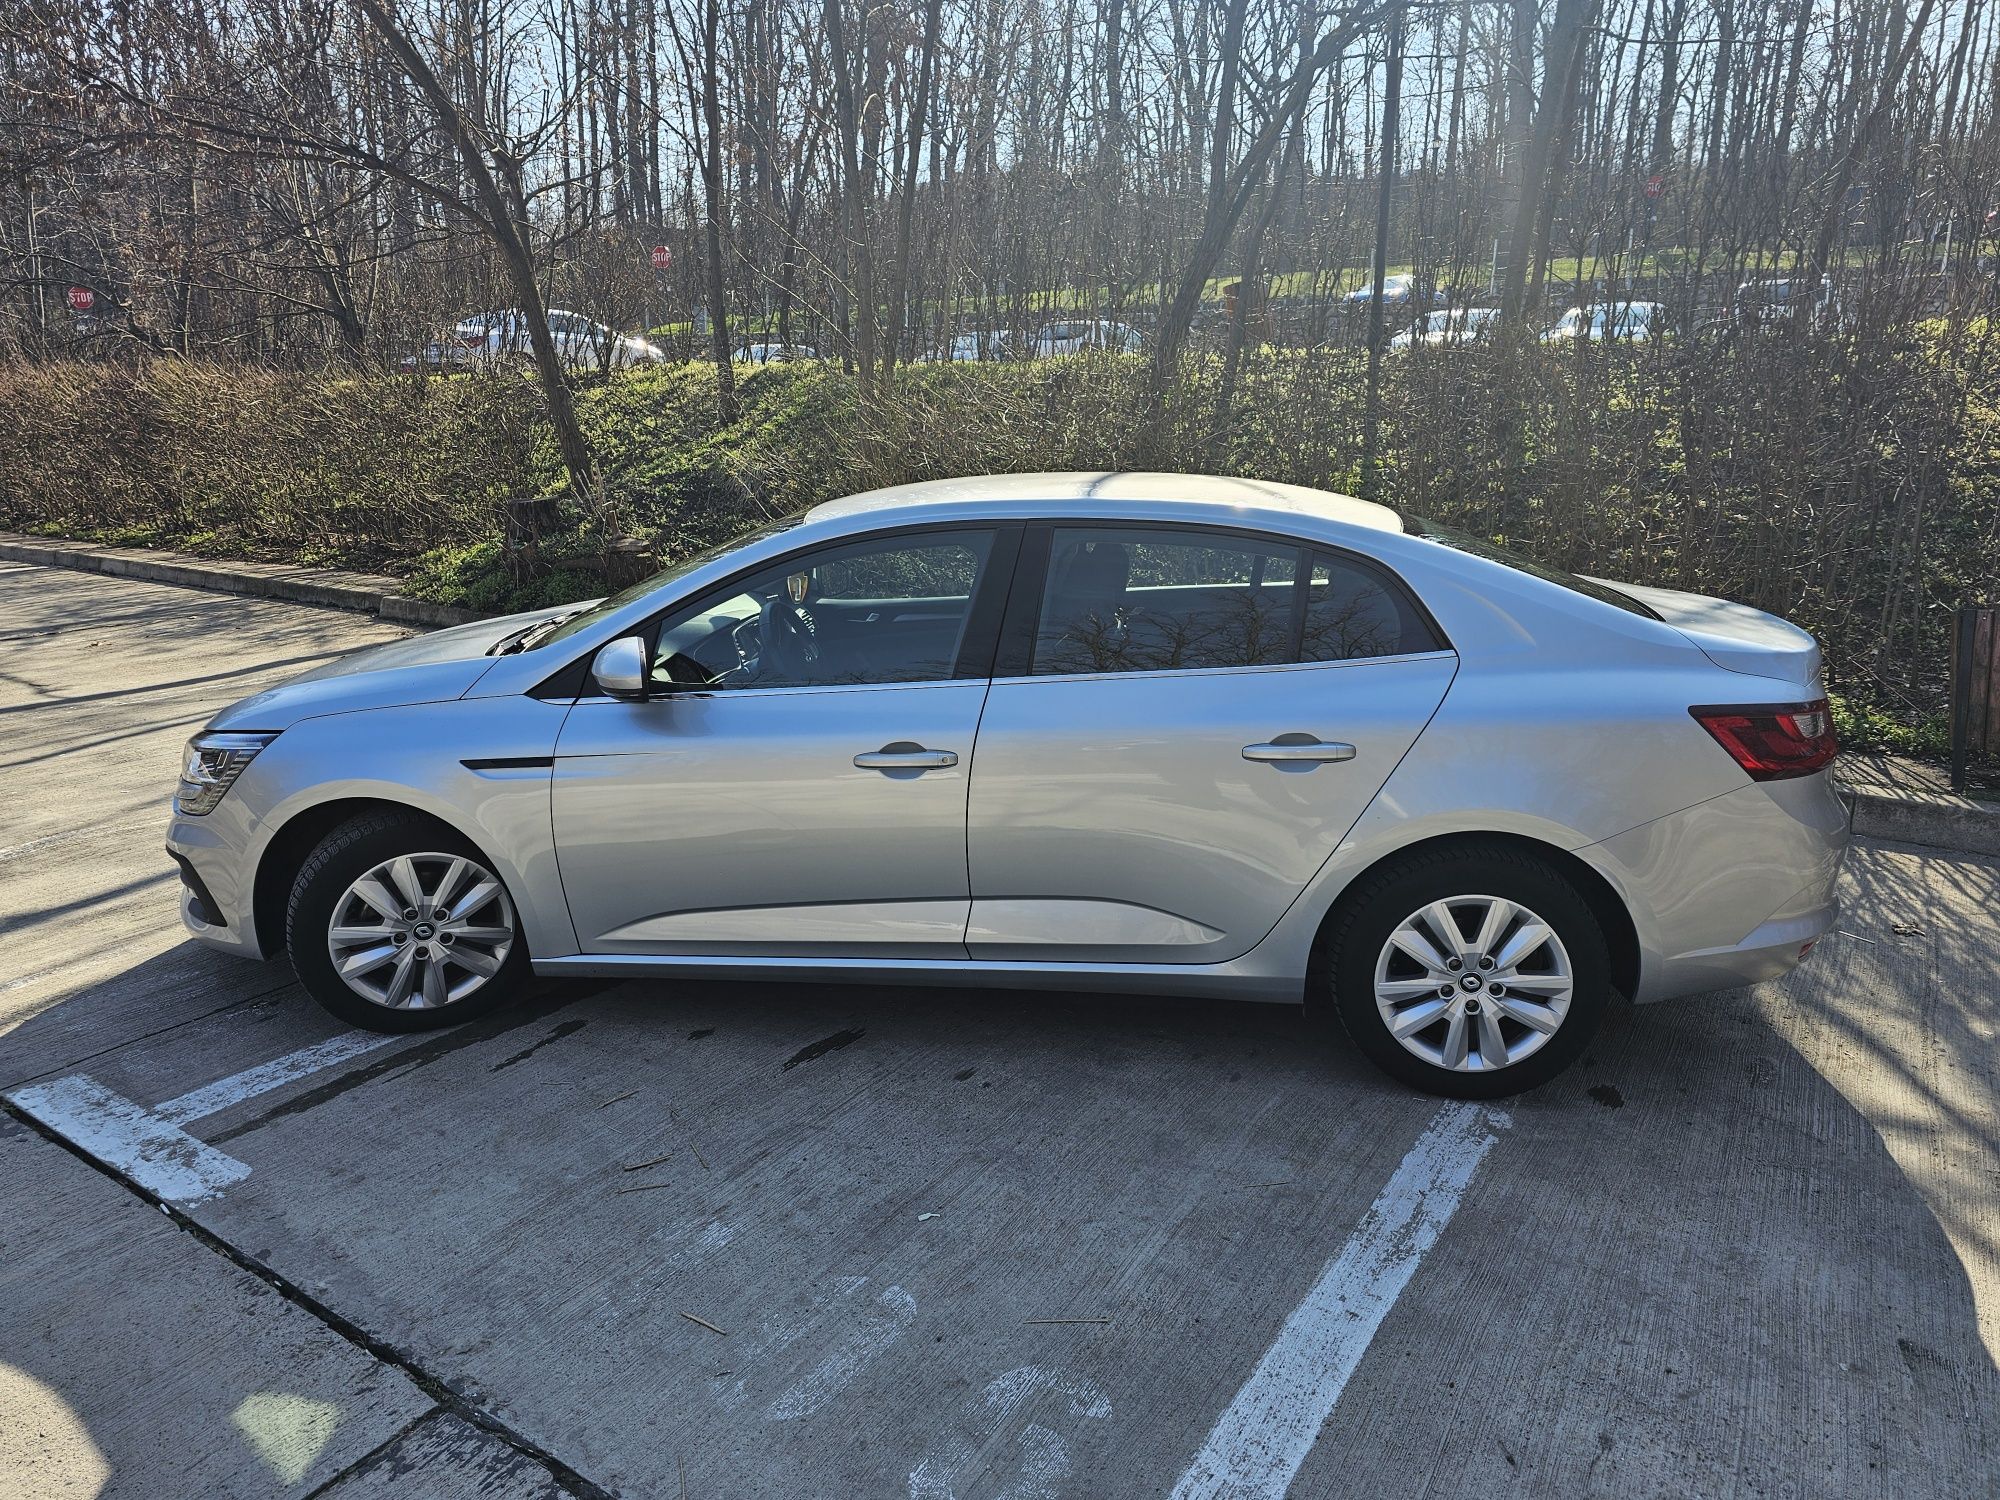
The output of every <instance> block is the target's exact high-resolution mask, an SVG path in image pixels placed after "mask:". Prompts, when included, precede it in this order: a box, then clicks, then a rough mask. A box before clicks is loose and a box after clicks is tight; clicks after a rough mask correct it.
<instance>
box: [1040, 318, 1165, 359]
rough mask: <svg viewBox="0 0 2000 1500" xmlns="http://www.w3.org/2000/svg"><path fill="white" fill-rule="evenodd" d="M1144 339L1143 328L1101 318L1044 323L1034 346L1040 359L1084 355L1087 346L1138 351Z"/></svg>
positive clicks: (1114, 352)
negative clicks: (1061, 355)
mask: <svg viewBox="0 0 2000 1500" xmlns="http://www.w3.org/2000/svg"><path fill="white" fill-rule="evenodd" d="M1144 342H1145V340H1144V338H1143V337H1142V336H1141V335H1140V333H1139V330H1138V329H1136V328H1134V327H1132V326H1131V325H1130V324H1128V323H1112V322H1107V321H1106V320H1104V319H1102V318H1099V319H1094V320H1091V321H1087V322H1077V323H1044V324H1043V325H1042V326H1041V328H1040V329H1038V330H1037V331H1036V333H1035V338H1034V343H1033V344H1032V345H1031V346H1030V349H1031V352H1032V353H1033V354H1034V355H1036V356H1037V357H1038V358H1041V357H1046V356H1048V355H1052V354H1081V353H1083V351H1084V350H1086V349H1097V350H1107V351H1109V352H1110V353H1112V354H1137V353H1138V352H1139V349H1140V346H1141V345H1142V344H1143V343H1144Z"/></svg>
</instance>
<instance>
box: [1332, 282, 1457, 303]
mask: <svg viewBox="0 0 2000 1500" xmlns="http://www.w3.org/2000/svg"><path fill="white" fill-rule="evenodd" d="M1374 299H1375V283H1374V282H1372V281H1371V282H1369V283H1368V285H1366V286H1363V287H1356V288H1355V289H1354V290H1353V291H1351V292H1349V293H1348V294H1347V295H1346V296H1345V297H1343V298H1342V299H1341V300H1342V301H1343V302H1345V303H1346V304H1347V306H1348V307H1350V308H1355V309H1359V308H1364V307H1366V306H1367V305H1368V304H1369V303H1370V302H1372V301H1374ZM1382 301H1383V303H1384V304H1385V305H1386V306H1389V307H1426V306H1435V305H1436V304H1437V302H1438V301H1439V294H1438V293H1436V292H1431V293H1428V294H1426V293H1425V292H1424V290H1423V288H1422V287H1421V286H1420V285H1419V284H1418V282H1417V278H1416V277H1415V276H1412V275H1408V274H1399V275H1395V276H1384V277H1383V278H1382Z"/></svg>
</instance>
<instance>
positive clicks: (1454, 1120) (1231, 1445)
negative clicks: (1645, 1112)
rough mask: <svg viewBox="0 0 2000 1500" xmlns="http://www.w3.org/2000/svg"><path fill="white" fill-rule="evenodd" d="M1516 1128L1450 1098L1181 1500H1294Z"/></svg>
mask: <svg viewBox="0 0 2000 1500" xmlns="http://www.w3.org/2000/svg"><path fill="white" fill-rule="evenodd" d="M1510 1123H1511V1121H1510V1120H1509V1118H1508V1116H1507V1115H1505V1114H1504V1113H1502V1112H1500V1111H1498V1110H1489V1109H1486V1108H1483V1107H1482V1106H1479V1105H1476V1104H1447V1105H1446V1106H1445V1107H1444V1108H1443V1109H1441V1110H1439V1111H1438V1112H1437V1115H1436V1116H1435V1117H1434V1118H1433V1119H1432V1120H1431V1123H1430V1125H1429V1127H1428V1128H1427V1129H1426V1130H1425V1131H1424V1133H1423V1134H1422V1135H1421V1136H1419V1137H1418V1138H1417V1143H1416V1144H1415V1145H1414V1146H1412V1147H1411V1148H1410V1150H1409V1154H1408V1155H1407V1156H1405V1157H1404V1158H1403V1160H1402V1164H1401V1165H1399V1166H1398V1167H1397V1168H1396V1170H1395V1172H1394V1173H1393V1174H1392V1175H1391V1176H1390V1178H1389V1181H1388V1183H1387V1185H1386V1186H1384V1187H1383V1189H1382V1191H1381V1193H1380V1194H1379V1195H1377V1197H1376V1199H1375V1201H1374V1203H1373V1204H1371V1205H1370V1206H1369V1209H1368V1212H1367V1213H1366V1214H1365V1215H1363V1217H1362V1220H1361V1223H1360V1224H1359V1225H1357V1226H1356V1228H1355V1230H1354V1233H1353V1234H1352V1235H1351V1236H1349V1237H1348V1241H1347V1244H1346V1246H1345V1247H1344V1248H1343V1249H1342V1250H1341V1252H1340V1253H1339V1254H1338V1255H1336V1256H1335V1257H1334V1258H1333V1259H1332V1260H1330V1261H1328V1262H1327V1263H1326V1269H1324V1270H1323V1271H1321V1272H1320V1275H1319V1279H1318V1280H1317V1281H1315V1282H1314V1283H1313V1285H1312V1289H1311V1290H1310V1291H1308V1292H1307V1293H1306V1295H1305V1300H1304V1301H1302V1302H1301V1303H1300V1304H1299V1305H1298V1307H1297V1308H1295V1309H1294V1310H1293V1312H1292V1315H1291V1316H1290V1317H1289V1318H1287V1319H1286V1320H1285V1326H1284V1327H1283V1328H1281V1329H1280V1330H1279V1331H1278V1337H1277V1339H1276V1340H1275V1341H1274V1342H1273V1343H1272V1345H1271V1347H1270V1348H1269V1349H1268V1350H1267V1351H1266V1352H1265V1354H1264V1358H1263V1359H1262V1360H1261V1361H1259V1362H1258V1365H1257V1368H1256V1369H1255V1370H1254V1371H1252V1372H1251V1375H1250V1378H1249V1379H1248V1380H1246V1381H1244V1382H1243V1388H1242V1389H1241V1390H1239V1391H1238V1392H1237V1393H1236V1399H1235V1400H1234V1401H1232V1402H1230V1403H1229V1408H1228V1410H1226V1411H1225V1412H1223V1414H1222V1415H1221V1416H1220V1417H1219V1418H1217V1419H1216V1423H1215V1426H1214V1428H1213V1430H1211V1431H1210V1433H1209V1434H1208V1441H1207V1443H1205V1444H1204V1445H1203V1446H1202V1449H1201V1452H1199V1453H1198V1454H1196V1455H1195V1459H1194V1462H1193V1463H1192V1464H1190V1465H1189V1466H1188V1470H1187V1472H1186V1473H1185V1474H1183V1475H1182V1476H1181V1480H1180V1483H1179V1484H1177V1485H1175V1486H1174V1490H1173V1500H1211V1497H1218V1496H1228V1497H1230V1500H1283V1497H1284V1494H1285V1492H1286V1491H1287V1490H1289V1489H1290V1488H1291V1485H1292V1479H1293V1477H1294V1476H1296V1475H1297V1473H1298V1472H1299V1466H1300V1465H1301V1464H1303V1463H1304V1462H1305V1461H1306V1455H1307V1454H1308V1453H1310V1452H1311V1451H1312V1446H1313V1443H1314V1442H1315V1441H1316V1440H1317V1439H1318V1437H1319V1431H1320V1428H1321V1427H1322V1426H1323V1425H1325V1422H1326V1419H1327V1418H1328V1417H1329V1416H1331V1415H1332V1414H1333V1408H1334V1406H1335V1404H1336V1403H1337V1402H1338V1401H1339V1400H1340V1393H1341V1391H1342V1390H1344V1389H1345V1388H1346V1386H1347V1382H1348V1379H1349V1377H1351V1376H1352V1375H1353V1374H1354V1371H1355V1368H1356V1367H1357V1366H1359V1365H1360V1363H1361V1356H1362V1355H1364V1354H1366V1353H1367V1352H1368V1345H1369V1344H1370V1343H1371V1342H1372V1341H1373V1340H1374V1337H1375V1331H1376V1330H1377V1329H1378V1328H1380V1327H1381V1326H1382V1320H1383V1319H1384V1318H1385V1317H1387V1316H1388V1313H1389V1309H1390V1308H1391V1307H1393V1306H1395V1303H1396V1298H1397V1297H1398V1296H1399V1295H1400V1294H1401V1293H1402V1290H1403V1288H1404V1287H1406V1286H1408V1285H1409V1282H1410V1278H1411V1277H1412V1276H1413V1275H1415V1274H1416V1270H1417V1266H1418V1264H1419V1263H1420V1262H1421V1261H1422V1260H1423V1258H1424V1255H1425V1253H1426V1252H1427V1251H1428V1250H1429V1249H1430V1248H1431V1246H1432V1245H1434V1244H1436V1243H1437V1237H1438V1235H1439V1234H1440V1233H1441V1232H1442V1231H1443V1229H1444V1226H1445V1225H1446V1224H1448V1223H1450V1222H1451V1216H1452V1215H1453V1214H1454V1213H1455V1212H1457V1210H1458V1204H1459V1200H1460V1199H1461V1198H1462V1197H1463V1196H1464V1195H1465V1190H1466V1188H1467V1187H1468V1186H1469V1185H1470V1184H1471V1182H1472V1176H1473V1173H1474V1172H1476V1171H1477V1170H1478V1168H1479V1163H1480V1162H1481V1160H1483V1159H1484V1157H1485V1156H1486V1153H1487V1152H1488V1151H1489V1150H1491V1149H1492V1147H1493V1142H1494V1141H1495V1140H1496V1139H1497V1138H1498V1137H1497V1136H1496V1135H1495V1132H1496V1131H1499V1130H1504V1129H1506V1128H1507V1126H1508V1125H1509V1124H1510Z"/></svg>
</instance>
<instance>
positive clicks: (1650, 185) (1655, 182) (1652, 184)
mask: <svg viewBox="0 0 2000 1500" xmlns="http://www.w3.org/2000/svg"><path fill="white" fill-rule="evenodd" d="M1666 186H1667V179H1666V178H1665V177H1663V176H1661V175H1660V174H1659V173H1658V172H1655V173H1654V174H1653V175H1652V176H1651V177H1648V178H1647V179H1646V196H1647V197H1648V198H1657V197H1659V196H1660V194H1661V193H1662V192H1664V191H1665V190H1666Z"/></svg>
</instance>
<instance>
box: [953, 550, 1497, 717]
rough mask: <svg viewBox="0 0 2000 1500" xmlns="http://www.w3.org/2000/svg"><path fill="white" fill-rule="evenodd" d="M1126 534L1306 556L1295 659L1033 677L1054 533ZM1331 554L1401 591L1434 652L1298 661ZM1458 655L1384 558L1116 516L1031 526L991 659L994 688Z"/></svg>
mask: <svg viewBox="0 0 2000 1500" xmlns="http://www.w3.org/2000/svg"><path fill="white" fill-rule="evenodd" d="M1107 529H1122V530H1127V531H1186V532H1192V533H1194V534H1196V535H1200V536H1219V537H1234V538H1238V539H1241V540H1244V541H1251V542H1256V543H1259V544H1261V545H1264V546H1267V547H1268V546H1282V547H1288V548H1291V549H1293V550H1294V551H1296V552H1298V553H1299V554H1300V559H1301V570H1302V571H1303V573H1304V575H1305V583H1306V585H1307V588H1306V589H1303V590H1301V591H1300V592H1299V594H1298V595H1297V596H1296V604H1295V608H1294V610H1293V620H1292V639H1291V652H1292V659H1291V660H1290V661H1282V662H1267V663H1264V664H1262V665H1256V664H1243V665H1238V666H1230V667H1154V668H1150V669H1148V670H1146V671H1143V672H1041V673H1037V672H1036V671H1034V650H1035V638H1036V634H1037V630H1036V627H1037V625H1038V624H1039V623H1040V620H1041V613H1042V602H1043V596H1044V595H1045V594H1046V593H1047V591H1048V570H1049V560H1050V558H1051V557H1053V556H1054V552H1055V533H1056V532H1057V531H1059V530H1062V531H1103V530H1107ZM1321 554H1325V555H1326V556H1328V557H1330V558H1336V559H1338V560H1339V561H1341V562H1344V563H1350V564H1352V565H1354V566H1355V567H1358V568H1359V569H1361V570H1362V571H1363V572H1366V573H1371V574H1373V575H1374V576H1375V578H1376V579H1377V581H1378V582H1380V583H1381V585H1382V586H1383V587H1384V588H1386V589H1391V590H1393V591H1395V592H1396V593H1397V594H1398V595H1399V596H1400V597H1401V598H1402V599H1403V600H1404V601H1405V602H1406V603H1407V604H1408V605H1409V606H1410V608H1411V609H1412V610H1414V611H1415V613H1416V616H1417V618H1418V619H1420V620H1422V621H1423V622H1424V624H1425V625H1426V626H1428V627H1429V629H1430V632H1431V637H1432V639H1434V640H1435V641H1436V642H1437V643H1438V644H1437V645H1436V646H1435V647H1434V648H1432V649H1431V650H1429V651H1405V652H1399V653H1398V654H1396V655H1394V656H1355V657H1343V658H1340V659H1339V660H1337V661H1300V660H1299V651H1300V649H1301V647H1302V644H1303V641H1304V636H1305V617H1306V607H1307V599H1308V594H1309V590H1310V585H1311V580H1312V567H1313V562H1314V560H1315V558H1317V557H1318V556H1319V555H1321ZM1457 654H1458V648H1457V647H1456V646H1454V645H1453V644H1452V641H1451V637H1450V636H1448V635H1446V634H1445V631H1444V627H1443V626H1442V625H1440V624H1439V623H1438V620H1437V616H1436V615H1434V614H1432V613H1431V610H1430V606H1429V605H1427V604H1425V603H1424V601H1423V597H1422V596H1421V595H1420V594H1418V593H1417V591H1416V590H1415V589H1413V588H1411V587H1410V586H1409V584H1408V583H1407V582H1405V581H1404V579H1403V576H1402V575H1401V574H1400V573H1398V572H1397V571H1396V570H1395V569H1394V568H1392V567H1390V566H1389V565H1388V564H1387V563H1385V562H1383V561H1381V560H1380V559H1379V558H1374V557H1370V556H1368V555H1367V554H1366V553H1362V552H1356V551H1354V550H1353V549H1352V548H1350V547H1343V546H1341V545H1339V544H1338V543H1337V542H1327V541H1322V540H1320V539H1319V538H1317V537H1309V536H1295V535H1291V534H1288V533H1286V532H1281V531H1260V530H1258V529H1257V528H1255V527H1250V526H1217V525H1214V524H1212V523H1210V522H1207V521H1153V520H1141V519H1139V518H1137V517H1134V518H1131V519H1126V518H1123V517H1116V516H1092V517H1083V516H1077V517H1074V518H1071V517H1065V518H1063V519H1062V520H1060V521H1030V522H1028V523H1027V532H1026V535H1025V536H1024V537H1023V538H1022V540H1021V553H1020V560H1019V561H1018V562H1017V563H1016V564H1015V568H1014V582H1013V587H1012V589H1011V590H1010V591H1009V593H1008V598H1007V613H1006V617H1005V619H1004V620H1003V621H1002V622H1001V625H1000V639H999V650H998V652H997V653H996V655H995V658H994V661H993V680H994V681H995V682H1000V681H1007V682H1053V681H1057V680H1060V679H1065V678H1067V679H1081V678H1090V679H1093V680H1100V681H1101V680H1108V679H1112V678H1119V677H1186V676H1190V675H1193V674H1198V673H1210V672H1273V671H1281V670H1283V669H1285V668H1288V667H1328V666H1348V665H1353V664H1355V663H1360V662H1378V661H1413V660H1422V659H1424V658H1427V657H1432V656H1440V655H1452V656H1455V655H1457Z"/></svg>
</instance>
